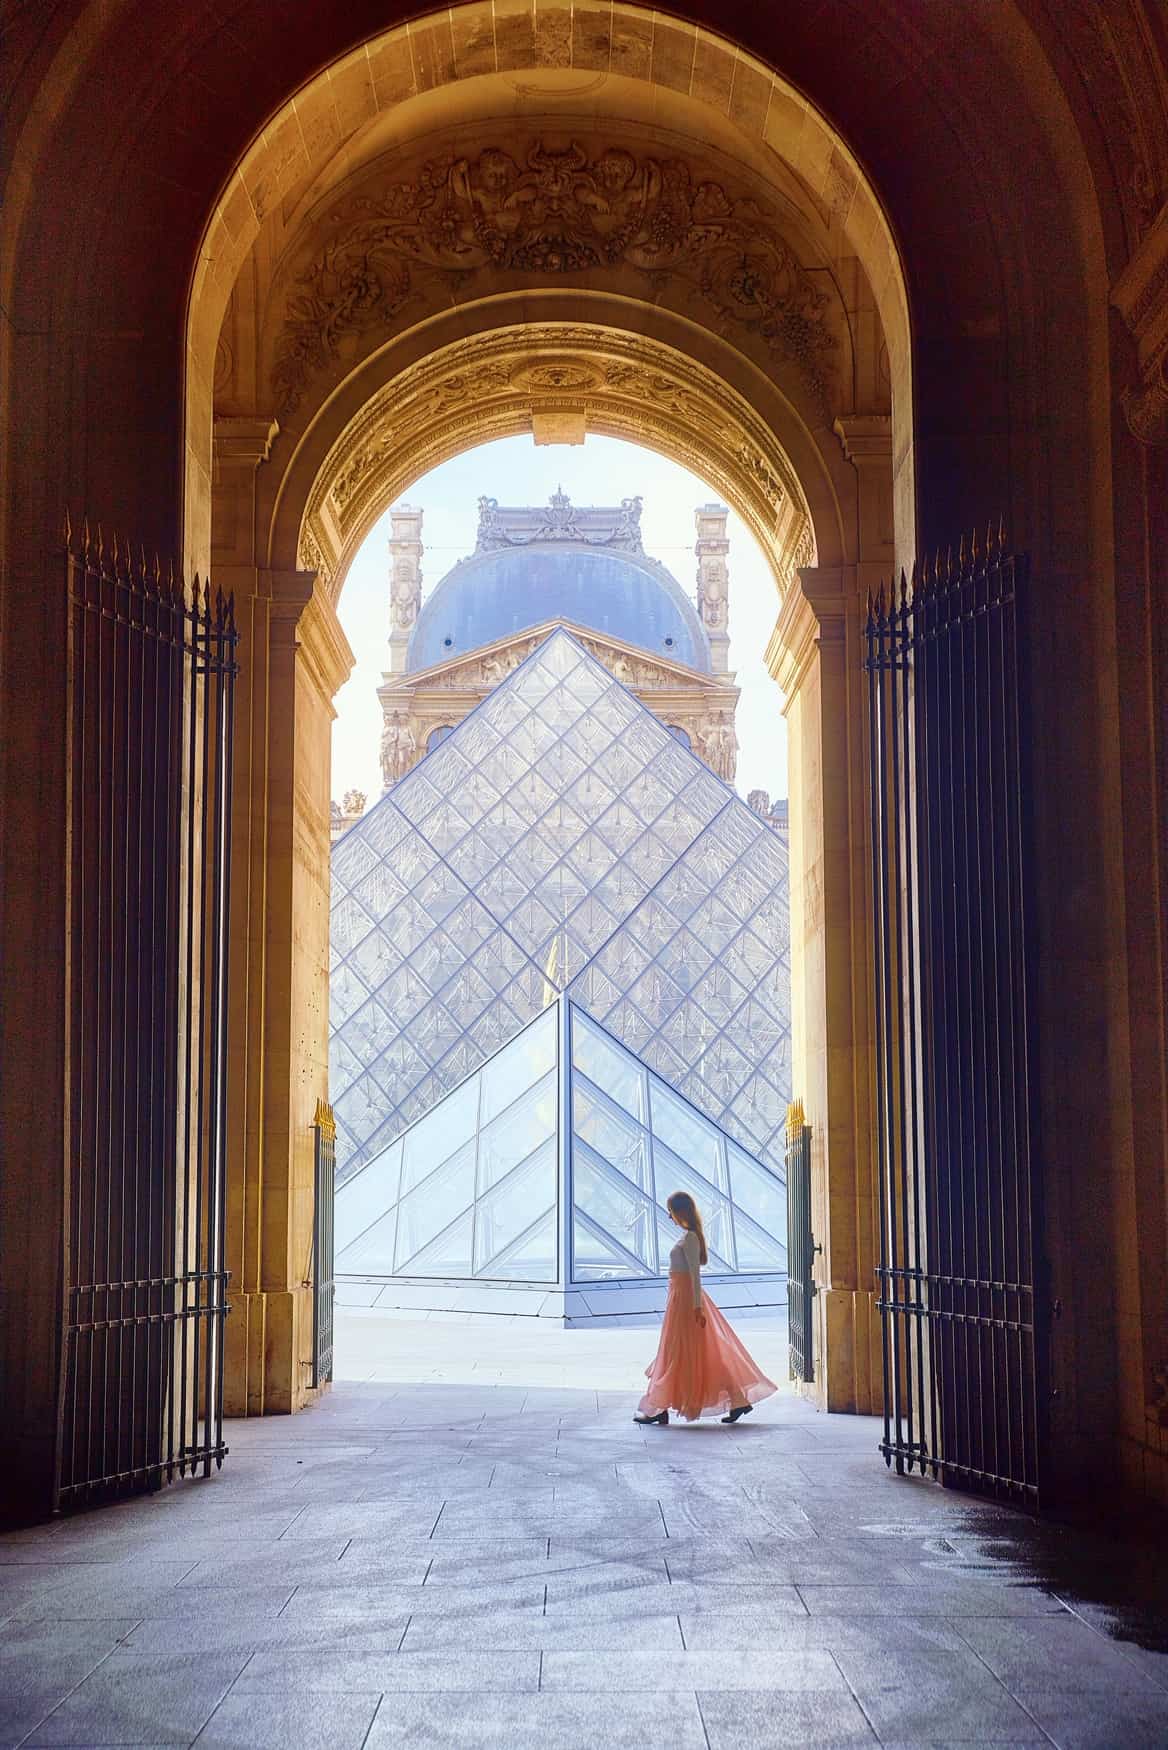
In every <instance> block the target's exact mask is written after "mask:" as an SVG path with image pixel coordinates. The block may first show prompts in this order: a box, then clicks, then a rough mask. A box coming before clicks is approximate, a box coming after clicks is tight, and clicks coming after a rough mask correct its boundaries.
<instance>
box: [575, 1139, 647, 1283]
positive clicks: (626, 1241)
mask: <svg viewBox="0 0 1168 1750" xmlns="http://www.w3.org/2000/svg"><path fill="white" fill-rule="evenodd" d="M572 1191H573V1203H574V1205H575V1208H576V1209H577V1210H578V1211H581V1212H582V1213H583V1214H585V1215H587V1216H588V1217H589V1219H590V1220H591V1221H592V1222H593V1223H594V1224H595V1225H596V1227H597V1228H599V1229H600V1231H601V1232H602V1233H604V1234H607V1235H608V1236H609V1237H610V1238H611V1239H613V1240H615V1241H616V1242H617V1245H618V1246H619V1248H620V1249H621V1250H622V1251H624V1252H626V1253H628V1254H629V1255H630V1256H631V1257H632V1258H636V1259H639V1260H640V1262H641V1263H642V1264H643V1265H644V1266H645V1267H646V1269H649V1270H654V1269H655V1268H656V1264H657V1260H656V1256H655V1253H654V1249H653V1246H654V1237H655V1234H654V1229H655V1217H654V1213H653V1205H652V1203H651V1202H650V1201H649V1199H648V1198H647V1197H643V1196H642V1195H641V1194H640V1192H638V1191H635V1190H634V1189H633V1187H632V1186H631V1185H630V1184H629V1182H628V1180H627V1179H621V1178H618V1177H617V1175H616V1174H615V1173H613V1172H611V1171H610V1170H609V1169H608V1168H607V1167H606V1166H605V1164H604V1162H603V1161H602V1160H600V1159H599V1157H598V1156H597V1155H595V1154H593V1152H592V1150H591V1149H590V1148H588V1147H587V1145H586V1144H584V1143H581V1142H575V1143H574V1144H573V1146H572Z"/></svg>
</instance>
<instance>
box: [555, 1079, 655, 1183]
mask: <svg viewBox="0 0 1168 1750" xmlns="http://www.w3.org/2000/svg"><path fill="white" fill-rule="evenodd" d="M572 1112H573V1128H574V1130H575V1132H576V1135H577V1136H579V1137H582V1138H583V1140H584V1141H585V1142H587V1143H588V1144H589V1146H590V1147H591V1148H593V1149H595V1151H596V1153H597V1154H598V1155H599V1156H600V1158H601V1159H602V1160H605V1161H608V1162H609V1164H610V1165H611V1166H614V1167H616V1169H617V1170H618V1172H620V1173H623V1175H624V1177H625V1178H626V1179H629V1180H631V1181H632V1183H633V1184H634V1185H637V1186H639V1188H640V1189H641V1190H642V1191H646V1192H650V1191H652V1188H653V1181H652V1178H651V1177H650V1164H649V1137H648V1134H647V1132H646V1131H644V1130H642V1129H641V1127H640V1125H638V1124H634V1123H633V1121H632V1119H630V1118H626V1117H625V1115H624V1113H623V1112H618V1111H617V1110H616V1109H615V1108H614V1107H612V1106H609V1105H608V1104H607V1103H606V1102H605V1101H604V1100H603V1099H602V1098H601V1097H600V1095H599V1094H594V1093H593V1092H592V1090H591V1089H590V1088H589V1087H588V1085H587V1084H586V1083H585V1082H583V1081H581V1080H579V1079H577V1078H575V1077H574V1078H573V1081H572Z"/></svg>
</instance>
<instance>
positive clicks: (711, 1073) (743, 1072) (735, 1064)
mask: <svg viewBox="0 0 1168 1750" xmlns="http://www.w3.org/2000/svg"><path fill="white" fill-rule="evenodd" d="M696 1068H697V1073H698V1075H699V1077H700V1078H701V1080H702V1082H703V1083H704V1084H705V1086H706V1088H707V1090H708V1092H709V1095H710V1096H712V1098H713V1100H714V1102H715V1103H716V1104H718V1105H721V1106H728V1105H729V1104H730V1102H731V1100H732V1099H733V1098H734V1096H735V1094H737V1092H738V1090H739V1088H741V1087H742V1085H743V1084H744V1082H746V1080H747V1079H748V1077H749V1076H750V1073H751V1063H750V1059H749V1058H748V1057H746V1056H744V1055H743V1053H742V1052H741V1051H739V1049H738V1047H737V1046H736V1045H734V1044H733V1043H732V1042H731V1041H730V1040H729V1039H727V1038H726V1037H725V1035H724V1034H723V1035H720V1036H719V1037H718V1038H716V1039H715V1040H714V1042H713V1044H712V1045H711V1046H710V1048H709V1050H708V1051H706V1052H704V1053H703V1054H702V1056H701V1057H700V1058H699V1059H698V1061H697V1065H696Z"/></svg>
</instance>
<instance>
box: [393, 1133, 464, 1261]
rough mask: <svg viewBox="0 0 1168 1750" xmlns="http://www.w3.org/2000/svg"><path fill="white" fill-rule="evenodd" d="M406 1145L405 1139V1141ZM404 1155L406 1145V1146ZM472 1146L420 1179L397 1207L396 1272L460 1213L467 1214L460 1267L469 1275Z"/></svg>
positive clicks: (460, 1150) (407, 1139)
mask: <svg viewBox="0 0 1168 1750" xmlns="http://www.w3.org/2000/svg"><path fill="white" fill-rule="evenodd" d="M406 1142H407V1145H408V1143H409V1138H408V1137H407V1138H406ZM406 1152H407V1155H408V1152H409V1150H408V1146H407V1151H406ZM474 1170H475V1150H474V1143H473V1142H468V1143H467V1144H466V1145H465V1147H463V1148H461V1149H459V1151H458V1153H457V1154H456V1155H455V1156H454V1157H453V1159H452V1160H449V1161H447V1162H446V1164H445V1166H442V1167H439V1168H438V1170H437V1172H435V1173H431V1174H430V1176H429V1178H427V1179H423V1181H422V1183H421V1184H420V1185H418V1186H417V1187H416V1188H415V1189H414V1190H413V1191H411V1192H410V1193H409V1195H408V1196H405V1197H403V1198H402V1200H401V1202H400V1203H399V1204H398V1224H397V1248H396V1253H395V1256H396V1259H397V1263H396V1266H395V1267H396V1269H397V1270H398V1271H399V1272H400V1271H402V1270H405V1269H406V1268H407V1266H408V1265H409V1263H410V1260H411V1259H412V1258H414V1257H415V1256H416V1255H417V1253H419V1252H420V1251H422V1250H423V1248H424V1247H425V1246H427V1245H429V1243H430V1241H431V1240H432V1239H434V1238H435V1237H436V1236H437V1235H438V1234H440V1233H442V1232H444V1230H445V1229H446V1228H448V1227H449V1226H450V1224H451V1222H452V1221H453V1220H454V1219H455V1217H456V1216H458V1215H459V1214H460V1213H461V1211H462V1210H464V1209H465V1210H466V1211H467V1234H466V1261H465V1263H464V1264H463V1265H462V1266H461V1267H460V1272H461V1274H462V1275H464V1276H469V1275H470V1213H469V1212H470V1206H471V1204H472V1202H473V1201H474Z"/></svg>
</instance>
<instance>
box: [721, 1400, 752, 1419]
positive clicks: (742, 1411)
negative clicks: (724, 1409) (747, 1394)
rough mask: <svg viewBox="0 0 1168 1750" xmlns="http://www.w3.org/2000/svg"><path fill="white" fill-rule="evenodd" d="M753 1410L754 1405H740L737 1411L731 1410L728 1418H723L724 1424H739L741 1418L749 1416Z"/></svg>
mask: <svg viewBox="0 0 1168 1750" xmlns="http://www.w3.org/2000/svg"><path fill="white" fill-rule="evenodd" d="M753 1408H754V1405H753V1404H739V1406H738V1408H737V1409H736V1410H731V1412H730V1414H729V1415H728V1416H723V1417H722V1420H723V1422H737V1421H738V1419H739V1417H740V1416H749V1414H750V1412H751V1410H753Z"/></svg>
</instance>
